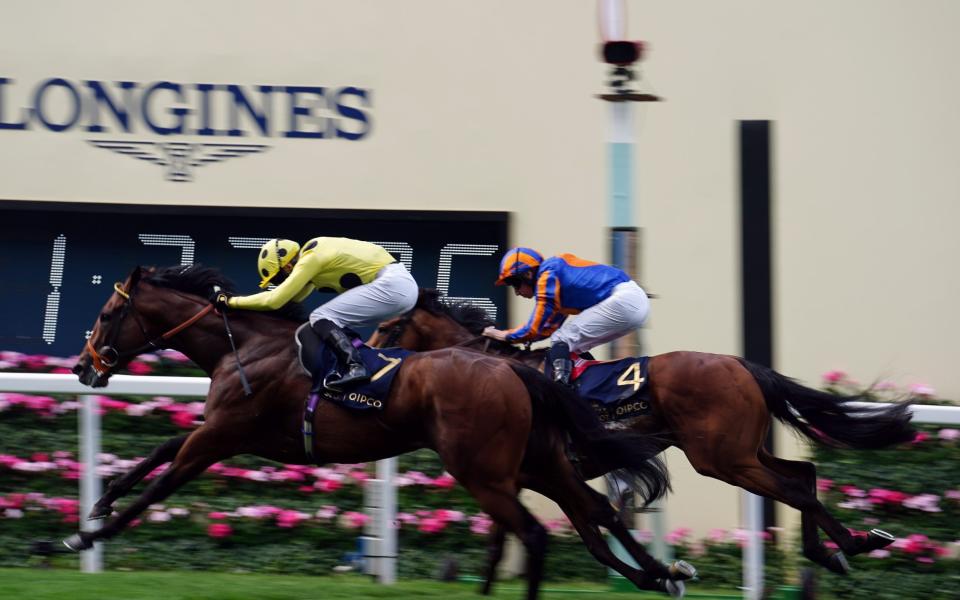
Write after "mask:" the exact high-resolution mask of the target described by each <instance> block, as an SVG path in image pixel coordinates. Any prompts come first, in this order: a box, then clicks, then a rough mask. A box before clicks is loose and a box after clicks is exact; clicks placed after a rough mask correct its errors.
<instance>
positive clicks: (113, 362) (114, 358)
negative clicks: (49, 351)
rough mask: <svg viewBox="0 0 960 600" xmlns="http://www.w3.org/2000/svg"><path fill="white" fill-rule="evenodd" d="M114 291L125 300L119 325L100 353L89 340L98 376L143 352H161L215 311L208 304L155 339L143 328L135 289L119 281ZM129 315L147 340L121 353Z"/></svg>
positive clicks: (88, 347)
mask: <svg viewBox="0 0 960 600" xmlns="http://www.w3.org/2000/svg"><path fill="white" fill-rule="evenodd" d="M113 290H114V291H115V292H116V293H117V295H119V296H120V297H121V298H123V300H124V302H123V308H121V309H120V316H119V318H118V319H117V324H116V325H114V327H113V331H111V332H110V335H109V336H108V339H107V343H106V344H105V345H104V346H103V347H101V348H100V352H97V350H96V349H95V348H94V347H93V344H91V343H90V339H89V338H88V339H87V345H86V348H87V352H89V353H90V357H91V359H92V360H93V370H94V371H96V373H97V375H98V376H100V377H103V376H104V375H106V374H107V373H108V372H109V371H110V369H112V368H113V367H115V366H117V364H119V363H120V362H121V361H122V360H124V359H126V358H130V357H133V356H137V355H138V354H140V353H142V352H146V351H147V350H150V349H153V350H159V349H161V348H165V347H166V345H165V344H164V342H165V341H166V340H168V339H170V338H172V337H173V336H175V335H177V334H178V333H180V332H181V331H183V330H184V329H186V328H187V327H190V326H191V325H193V324H194V323H196V322H197V321H199V320H200V319H202V318H203V317H204V316H206V315H207V314H208V313H210V312H211V311H212V310H213V309H214V305H213V304H208V305H206V306H204V307H203V308H202V309H201V310H200V312H198V313H197V314H195V315H193V316H192V317H190V318H189V319H187V320H186V321H184V322H183V323H180V324H179V325H177V326H176V327H174V328H173V329H171V330H169V331H167V332H166V333H164V334H162V335H160V336H157V337H155V338H152V339H151V338H150V334H148V333H147V328H146V327H144V326H143V321H141V320H140V314H139V313H138V312H137V308H136V306H134V304H133V291H134V290H133V287H131V289H130V290H125V289H123V284H122V283H120V282H119V281H118V282H117V283H114V284H113ZM127 314H132V315H133V318H134V320H136V322H137V327H139V328H140V332H141V333H142V334H143V339H144V340H146V343H144V344H143V345H142V346H140V347H139V348H136V349H135V350H130V351H129V352H120V351H119V350H117V349H116V347H115V346H116V341H117V337H119V336H120V324H121V323H123V320H124V319H125V318H126V316H127Z"/></svg>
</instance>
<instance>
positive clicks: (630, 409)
mask: <svg viewBox="0 0 960 600" xmlns="http://www.w3.org/2000/svg"><path fill="white" fill-rule="evenodd" d="M572 358H573V361H574V362H573V370H572V372H571V373H570V382H571V384H572V385H573V387H574V389H575V390H576V391H577V394H579V396H580V397H581V398H583V399H584V400H586V401H587V402H589V403H590V405H591V406H592V407H593V410H594V411H595V412H596V413H597V416H598V417H599V418H600V420H601V421H603V422H610V421H619V420H621V419H628V418H632V417H639V416H643V415H648V414H650V412H651V409H650V385H649V372H648V371H649V363H650V357H648V356H637V357H631V358H623V359H620V360H609V361H600V360H588V359H584V358H583V357H582V356H576V355H574V356H572Z"/></svg>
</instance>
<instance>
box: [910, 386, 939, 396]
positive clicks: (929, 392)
mask: <svg viewBox="0 0 960 600" xmlns="http://www.w3.org/2000/svg"><path fill="white" fill-rule="evenodd" d="M910 393H912V394H914V395H917V396H924V397H926V398H932V397H933V395H934V394H936V393H937V392H936V390H934V389H933V387H932V386H929V385H927V384H925V383H915V384H913V385H911V386H910Z"/></svg>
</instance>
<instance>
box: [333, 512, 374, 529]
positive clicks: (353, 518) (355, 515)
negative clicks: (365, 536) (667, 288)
mask: <svg viewBox="0 0 960 600" xmlns="http://www.w3.org/2000/svg"><path fill="white" fill-rule="evenodd" d="M369 521H370V515H367V514H364V513H361V512H355V511H352V510H351V511H347V512H345V513H343V514H342V515H340V526H341V527H344V528H346V529H359V528H361V527H363V526H364V525H366V524H367V523H368V522H369Z"/></svg>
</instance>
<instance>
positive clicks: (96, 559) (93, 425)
mask: <svg viewBox="0 0 960 600" xmlns="http://www.w3.org/2000/svg"><path fill="white" fill-rule="evenodd" d="M81 404H82V406H81V409H80V462H81V463H83V476H82V477H81V478H80V530H81V531H96V530H97V529H100V521H88V520H87V515H88V514H90V511H91V510H92V509H93V505H94V503H95V502H96V501H97V500H98V499H99V498H100V492H101V488H100V475H99V474H97V456H98V455H99V454H100V411H99V409H100V402H99V401H98V400H97V396H90V395H84V396H81ZM80 570H81V571H82V572H84V573H99V572H101V571H103V546H102V544H101V543H100V542H94V544H93V548H91V549H90V550H87V551H86V552H82V553H81V554H80Z"/></svg>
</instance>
